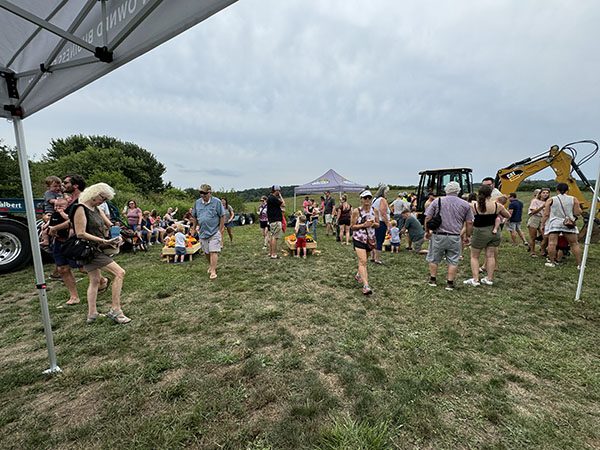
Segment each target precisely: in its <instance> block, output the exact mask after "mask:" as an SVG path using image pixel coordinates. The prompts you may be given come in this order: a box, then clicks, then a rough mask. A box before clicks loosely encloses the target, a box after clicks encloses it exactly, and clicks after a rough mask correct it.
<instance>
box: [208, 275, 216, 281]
mask: <svg viewBox="0 0 600 450" xmlns="http://www.w3.org/2000/svg"><path fill="white" fill-rule="evenodd" d="M208 278H209V279H211V280H214V279H215V278H217V274H216V273H211V274H210V276H209V277H208Z"/></svg>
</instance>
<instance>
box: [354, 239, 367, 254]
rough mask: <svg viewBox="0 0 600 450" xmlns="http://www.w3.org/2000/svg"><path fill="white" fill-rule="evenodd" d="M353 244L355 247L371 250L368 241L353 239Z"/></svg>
mask: <svg viewBox="0 0 600 450" xmlns="http://www.w3.org/2000/svg"><path fill="white" fill-rule="evenodd" d="M352 245H353V246H354V248H360V249H362V250H366V251H369V246H368V245H367V244H366V243H364V242H360V241H357V240H356V239H352Z"/></svg>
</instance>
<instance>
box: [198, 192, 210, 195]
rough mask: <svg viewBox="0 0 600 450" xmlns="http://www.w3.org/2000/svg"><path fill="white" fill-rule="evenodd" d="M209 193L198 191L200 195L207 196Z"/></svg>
mask: <svg viewBox="0 0 600 450" xmlns="http://www.w3.org/2000/svg"><path fill="white" fill-rule="evenodd" d="M208 194H210V192H205V191H200V195H208Z"/></svg>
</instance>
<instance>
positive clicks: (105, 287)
mask: <svg viewBox="0 0 600 450" xmlns="http://www.w3.org/2000/svg"><path fill="white" fill-rule="evenodd" d="M105 280H106V284H105V285H104V287H102V288H101V287H99V288H98V294H102V293H103V292H106V290H107V289H108V287H109V286H110V282H111V279H110V278H105Z"/></svg>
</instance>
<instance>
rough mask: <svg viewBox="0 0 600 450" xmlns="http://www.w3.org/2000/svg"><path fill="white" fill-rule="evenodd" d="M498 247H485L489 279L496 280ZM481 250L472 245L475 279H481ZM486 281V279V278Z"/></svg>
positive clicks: (473, 275) (472, 273) (487, 276)
mask: <svg viewBox="0 0 600 450" xmlns="http://www.w3.org/2000/svg"><path fill="white" fill-rule="evenodd" d="M497 249H498V247H487V248H486V249H485V264H484V266H485V270H486V272H487V273H486V278H487V279H488V280H489V281H493V280H494V272H495V271H496V252H497ZM481 250H482V249H478V248H473V247H471V275H472V277H473V280H475V281H479V256H480V255H481ZM484 281H485V280H484Z"/></svg>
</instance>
